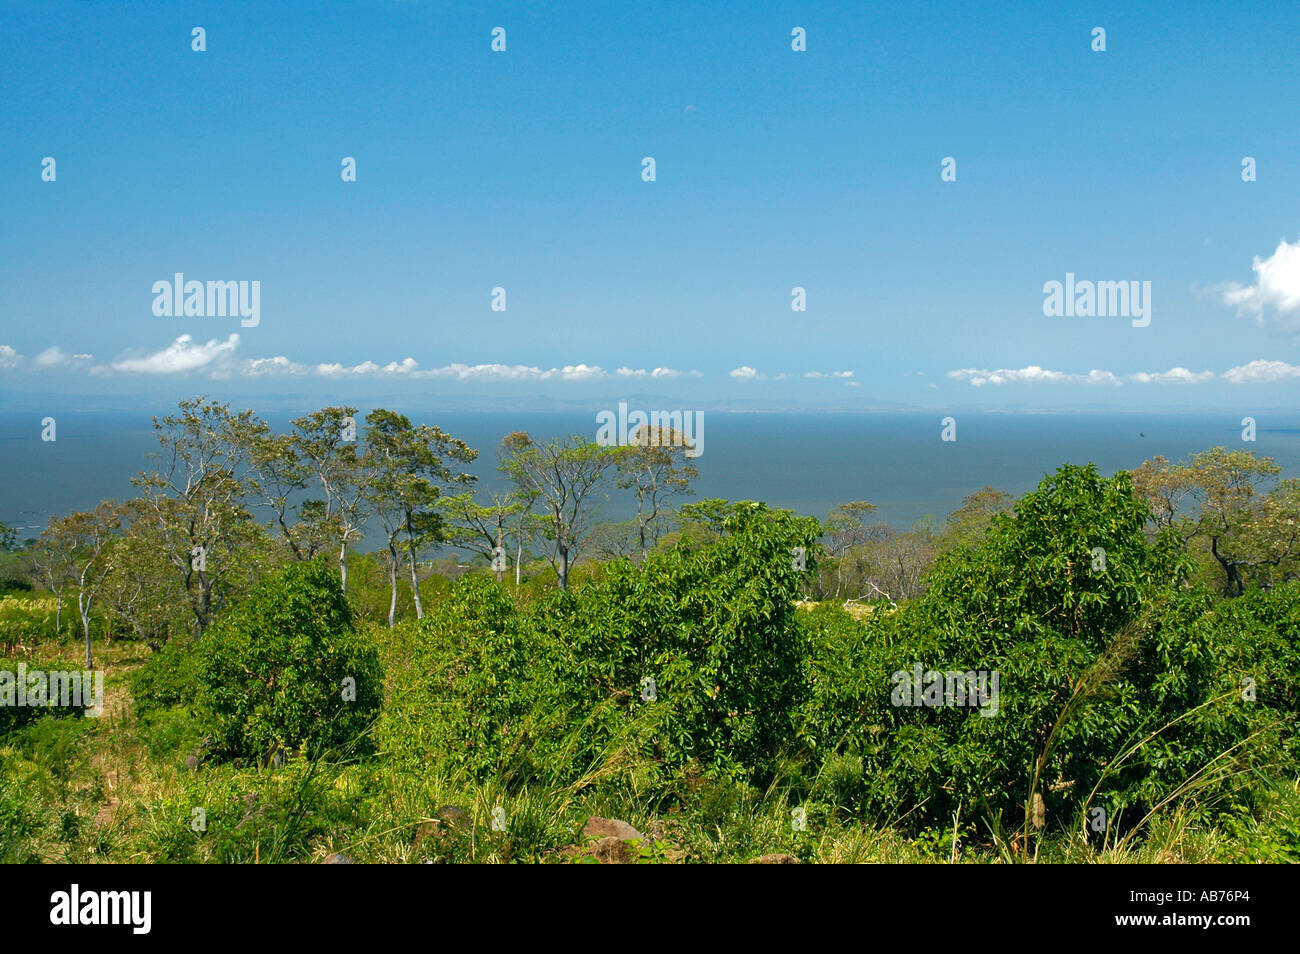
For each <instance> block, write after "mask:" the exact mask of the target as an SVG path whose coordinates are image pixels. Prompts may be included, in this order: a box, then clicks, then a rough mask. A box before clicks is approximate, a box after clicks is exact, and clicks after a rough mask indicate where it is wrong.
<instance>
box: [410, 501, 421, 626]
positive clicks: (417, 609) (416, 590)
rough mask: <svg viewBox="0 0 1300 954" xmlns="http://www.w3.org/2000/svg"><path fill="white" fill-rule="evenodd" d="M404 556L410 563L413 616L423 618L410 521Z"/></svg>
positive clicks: (413, 538)
mask: <svg viewBox="0 0 1300 954" xmlns="http://www.w3.org/2000/svg"><path fill="white" fill-rule="evenodd" d="M406 556H407V562H409V563H410V564H411V593H412V594H414V596H415V618H416V619H424V607H423V606H421V605H420V579H419V576H418V575H417V574H416V572H415V536H414V534H412V533H411V522H410V519H409V518H408V519H407V522H406Z"/></svg>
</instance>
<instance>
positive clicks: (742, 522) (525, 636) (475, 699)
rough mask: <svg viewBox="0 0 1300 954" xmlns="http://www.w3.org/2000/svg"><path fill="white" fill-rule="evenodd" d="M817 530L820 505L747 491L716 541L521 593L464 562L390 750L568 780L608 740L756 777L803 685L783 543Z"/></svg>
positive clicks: (426, 642) (799, 632)
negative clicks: (528, 597) (806, 508)
mask: <svg viewBox="0 0 1300 954" xmlns="http://www.w3.org/2000/svg"><path fill="white" fill-rule="evenodd" d="M816 535H817V524H816V521H813V520H811V519H808V518H800V517H795V516H793V515H792V514H790V513H788V512H786V511H772V510H769V509H768V508H766V507H765V506H763V505H761V504H751V503H741V504H735V505H732V506H731V507H730V509H729V510H728V513H727V516H726V520H725V523H724V526H723V535H722V536H721V538H720V539H718V540H717V541H716V542H714V543H711V544H708V545H704V546H699V547H693V546H689V545H686V544H683V545H681V546H678V547H675V548H673V549H671V550H668V551H666V552H662V553H656V554H653V555H651V557H650V558H649V559H648V560H647V561H646V563H645V564H644V565H643V566H641V567H636V566H633V565H632V564H630V563H628V562H616V563H613V564H610V565H608V566H607V567H606V568H605V570H604V572H603V573H601V574H596V575H593V576H592V577H590V578H588V579H586V580H584V581H582V582H580V583H577V584H575V585H574V586H572V587H571V588H570V589H569V590H568V591H565V592H553V593H551V594H549V595H547V596H545V597H543V598H541V599H539V600H537V601H536V602H535V603H531V604H527V605H525V606H524V607H523V608H521V609H516V608H515V606H514V605H513V603H512V601H511V600H510V599H509V598H508V597H507V596H506V594H505V591H504V589H503V588H502V587H500V586H498V585H497V584H496V583H495V582H494V581H492V580H491V579H489V578H487V577H484V576H470V577H466V578H464V579H462V580H461V581H459V582H458V583H457V584H456V586H455V587H454V588H453V590H452V593H451V595H450V597H449V598H448V599H447V600H446V601H445V602H444V603H442V604H441V605H439V606H438V607H437V609H436V610H435V611H434V612H433V613H432V614H431V615H430V616H428V617H426V619H425V620H424V621H423V622H422V623H421V624H419V626H418V627H416V630H417V632H418V637H417V639H416V647H415V653H416V656H415V665H414V666H413V667H412V673H413V675H412V676H410V677H409V678H402V677H400V676H399V678H398V679H396V680H395V686H394V693H393V696H392V698H391V700H390V713H389V714H388V716H386V719H385V729H384V731H385V736H386V738H387V739H388V740H389V743H390V745H389V748H390V750H391V751H393V752H394V753H396V754H400V753H403V752H404V753H406V754H407V755H408V757H410V758H418V757H419V755H420V753H427V752H430V751H432V752H436V753H443V754H445V755H448V756H450V757H452V758H453V759H454V760H455V761H457V762H458V763H460V764H461V765H463V766H465V767H467V768H469V769H470V770H471V771H474V772H476V773H479V774H480V775H483V774H494V775H497V776H500V777H503V778H506V779H515V780H527V779H538V778H542V779H547V780H563V781H572V780H573V779H575V778H577V777H579V776H581V775H582V773H584V772H587V771H589V770H593V769H595V767H596V765H597V763H599V762H601V761H604V762H608V761H609V760H610V757H611V753H612V752H613V751H615V750H617V751H619V752H621V753H623V754H631V755H634V756H635V757H637V758H642V759H645V758H648V759H650V760H651V761H652V762H653V763H654V764H655V765H656V766H658V767H660V768H662V769H663V770H665V771H668V772H671V771H673V770H676V769H678V768H680V767H682V766H683V765H685V764H686V763H688V762H691V761H697V762H699V763H700V764H702V765H703V766H705V767H706V768H708V769H709V770H711V771H714V772H720V773H724V774H730V775H734V776H737V777H746V778H754V779H760V780H761V779H762V778H763V777H764V776H765V775H767V774H768V773H770V770H771V764H772V761H773V759H774V758H775V757H776V755H777V753H778V751H779V750H780V748H781V747H782V746H783V745H785V744H787V743H788V741H789V739H790V736H791V733H792V731H793V721H792V720H793V715H794V713H795V712H796V711H797V707H798V704H799V702H800V701H801V696H802V691H803V672H802V669H803V659H804V657H805V655H806V645H805V631H804V630H803V628H802V627H801V626H800V625H799V623H798V621H797V619H796V610H795V608H794V602H795V600H796V599H797V597H798V588H799V585H800V581H801V579H802V578H803V576H804V573H805V571H804V570H801V569H796V568H795V566H794V560H793V558H792V556H791V550H792V548H794V547H798V546H802V547H805V548H810V547H811V546H812V541H813V539H814V538H815V537H816ZM807 565H808V566H809V567H812V566H813V563H812V561H811V559H810V558H809V560H808V564H807ZM648 680H653V683H654V692H653V699H652V700H651V699H646V698H643V696H650V695H651V693H650V692H649V691H648V687H649V682H648Z"/></svg>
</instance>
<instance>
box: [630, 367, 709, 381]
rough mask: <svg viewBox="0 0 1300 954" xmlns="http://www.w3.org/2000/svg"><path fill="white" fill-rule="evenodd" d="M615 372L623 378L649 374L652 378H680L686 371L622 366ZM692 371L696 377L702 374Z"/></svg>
mask: <svg viewBox="0 0 1300 954" xmlns="http://www.w3.org/2000/svg"><path fill="white" fill-rule="evenodd" d="M614 373H615V374H617V375H618V376H619V377H621V378H644V377H645V376H646V375H647V374H648V375H649V376H650V377H652V378H680V377H681V376H682V375H683V374H684V373H685V372H683V371H677V370H674V369H673V368H655V369H654V370H653V371H647V370H646V369H645V368H628V367H622V368H619V369H618V370H617V371H615V372H614ZM690 373H691V374H692V375H694V376H695V377H699V374H700V372H698V371H692V372H690Z"/></svg>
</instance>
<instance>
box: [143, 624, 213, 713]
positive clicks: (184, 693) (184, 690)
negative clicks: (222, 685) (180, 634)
mask: <svg viewBox="0 0 1300 954" xmlns="http://www.w3.org/2000/svg"><path fill="white" fill-rule="evenodd" d="M198 674H199V654H198V652H197V650H196V646H195V643H194V642H193V640H190V639H185V638H179V639H173V640H172V641H171V642H169V643H167V644H166V645H165V646H163V647H162V649H161V650H159V651H158V652H156V653H153V654H152V655H151V656H150V657H149V659H148V661H147V662H146V663H145V664H144V665H143V666H141V667H140V668H139V669H137V670H135V671H134V672H133V673H132V674H131V696H132V698H133V699H134V700H135V709H136V712H137V713H138V714H139V715H141V716H148V715H150V714H152V713H153V712H154V711H156V710H160V709H168V708H171V707H173V706H190V705H193V703H194V700H195V698H196V696H197V695H198V688H199V686H198Z"/></svg>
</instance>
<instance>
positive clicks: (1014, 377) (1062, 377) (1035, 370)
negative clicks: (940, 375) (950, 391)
mask: <svg viewBox="0 0 1300 954" xmlns="http://www.w3.org/2000/svg"><path fill="white" fill-rule="evenodd" d="M948 377H950V378H955V379H957V380H958V381H963V380H964V381H969V382H970V384H971V386H972V387H977V388H982V387H983V386H984V385H986V384H1021V383H1031V384H1033V383H1038V382H1040V381H1078V380H1081V376H1080V375H1077V374H1065V373H1064V372H1061V371H1048V370H1046V369H1045V368H1040V367H1039V366H1038V365H1036V364H1031V365H1029V366H1028V367H1026V368H1020V369H1018V370H1017V369H1014V368H999V369H998V370H996V371H987V370H983V369H980V368H961V369H960V370H957V371H949V372H948Z"/></svg>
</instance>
